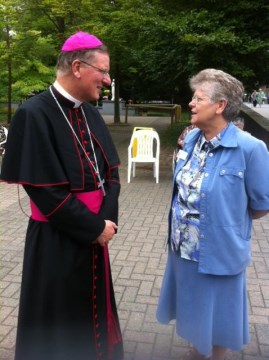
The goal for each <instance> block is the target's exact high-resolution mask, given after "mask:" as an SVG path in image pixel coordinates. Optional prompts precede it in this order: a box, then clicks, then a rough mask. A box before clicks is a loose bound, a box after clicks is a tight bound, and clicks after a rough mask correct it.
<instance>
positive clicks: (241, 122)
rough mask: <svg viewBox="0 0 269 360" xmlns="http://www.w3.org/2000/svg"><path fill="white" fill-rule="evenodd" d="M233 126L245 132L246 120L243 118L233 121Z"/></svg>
mask: <svg viewBox="0 0 269 360" xmlns="http://www.w3.org/2000/svg"><path fill="white" fill-rule="evenodd" d="M233 124H234V125H235V126H237V127H238V128H239V129H240V130H244V127H245V120H244V119H243V118H242V117H237V118H236V119H235V120H233Z"/></svg>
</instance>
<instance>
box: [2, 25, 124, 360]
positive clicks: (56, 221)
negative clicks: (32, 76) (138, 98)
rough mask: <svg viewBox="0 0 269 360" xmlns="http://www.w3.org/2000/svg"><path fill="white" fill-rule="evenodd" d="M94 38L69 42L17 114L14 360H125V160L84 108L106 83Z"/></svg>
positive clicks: (105, 56) (12, 157) (8, 177)
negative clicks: (116, 242)
mask: <svg viewBox="0 0 269 360" xmlns="http://www.w3.org/2000/svg"><path fill="white" fill-rule="evenodd" d="M109 66H110V58H109V53H108V49H107V48H106V46H105V45H104V44H103V43H102V42H101V41H100V40H99V39H98V38H97V37H95V36H94V35H91V34H88V33H85V32H81V31H79V32H77V33H75V34H74V35H72V36H70V37H69V38H68V39H67V40H66V41H65V42H64V44H63V46H62V48H61V52H60V54H59V57H58V61H57V74H56V80H55V82H54V84H53V85H52V86H50V87H49V89H48V90H47V91H44V92H43V93H40V94H38V95H36V96H33V97H32V98H30V99H29V100H28V101H26V102H25V103H23V104H22V105H21V106H20V107H19V108H18V110H17V112H16V114H15V116H14V117H13V120H12V122H11V127H10V131H9V136H8V142H7V147H6V155H5V158H4V162H3V167H2V174H1V180H2V181H5V182H8V183H15V184H21V185H22V186H23V187H24V189H25V191H26V193H27V194H28V196H29V198H30V205H31V213H32V214H31V217H30V219H29V224H28V229H27V234H26V243H25V254H24V263H23V274H22V286H21V297H20V308H19V317H18V330H17V342H16V353H15V359H16V360H74V359H76V360H85V359H91V360H97V359H106V360H112V359H113V360H121V359H122V358H123V346H122V336H121V330H120V326H119V320H118V314H117V309H116V303H115V297H114V290H113V285H112V277H111V270H110V263H109V254H108V244H109V242H110V241H111V240H112V239H113V238H114V235H115V233H116V231H117V217H118V197H119V193H120V182H119V174H118V166H119V158H118V154H117V151H116V149H115V147H114V144H113V142H112V139H111V136H110V134H109V132H108V130H107V127H106V125H105V122H104V120H103V119H102V117H101V115H100V114H99V112H98V110H97V109H95V107H93V106H92V105H90V104H89V103H88V101H97V100H98V99H99V96H100V92H101V90H102V88H103V87H104V86H110V84H111V80H110V76H109Z"/></svg>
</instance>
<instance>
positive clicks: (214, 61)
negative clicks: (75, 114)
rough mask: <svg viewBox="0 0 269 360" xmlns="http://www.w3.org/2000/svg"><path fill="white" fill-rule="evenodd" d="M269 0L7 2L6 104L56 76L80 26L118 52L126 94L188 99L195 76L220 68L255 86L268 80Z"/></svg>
mask: <svg viewBox="0 0 269 360" xmlns="http://www.w3.org/2000/svg"><path fill="white" fill-rule="evenodd" d="M268 24H269V3H268V0H255V2H253V1H252V0H238V1H236V2H235V1H234V0H224V1H222V2H220V1H217V0H192V1H189V0H178V1H174V0H152V1H148V0H91V1H89V0H61V1H59V0H20V1H19V0H5V2H4V1H3V0H1V3H0V25H1V29H2V30H1V33H0V50H1V53H0V66H1V84H0V101H1V102H6V101H7V100H8V99H7V94H8V91H7V89H8V86H9V85H10V83H11V85H12V88H11V89H12V92H11V98H12V100H14V101H18V100H20V99H22V98H24V97H25V96H27V94H29V93H30V92H32V91H39V90H44V89H46V88H47V86H48V85H49V84H50V83H51V82H52V81H53V78H54V67H55V63H56V58H57V54H58V52H59V48H60V46H61V44H62V43H63V41H64V39H65V38H66V37H68V36H69V35H71V34H72V33H74V32H75V31H77V30H83V31H87V32H90V33H93V34H95V35H96V36H98V37H100V38H101V39H102V40H103V41H104V43H106V44H107V45H108V47H109V48H110V51H111V76H112V78H116V83H118V86H119V96H121V97H123V98H125V99H127V98H133V99H134V100H137V101H138V100H139V101H144V100H153V99H154V100H157V99H160V100H170V101H171V100H172V101H175V102H180V103H184V102H186V101H187V99H188V97H189V88H188V79H189V77H190V76H191V75H193V74H194V73H196V72H198V71H199V70H201V69H203V68H208V67H215V68H220V69H222V70H224V71H227V72H229V73H231V74H232V75H234V76H236V77H237V78H239V79H240V80H241V81H243V83H244V85H245V87H246V89H247V90H248V91H250V90H252V88H254V87H257V86H260V85H268V84H269V40H268Z"/></svg>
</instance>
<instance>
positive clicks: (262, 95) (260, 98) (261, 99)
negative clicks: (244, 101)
mask: <svg viewBox="0 0 269 360" xmlns="http://www.w3.org/2000/svg"><path fill="white" fill-rule="evenodd" d="M265 100H266V96H265V93H264V91H262V89H259V91H258V92H257V103H258V104H259V106H260V107H261V106H262V104H263V102H264V101H265Z"/></svg>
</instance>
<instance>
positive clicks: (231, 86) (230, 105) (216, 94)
mask: <svg viewBox="0 0 269 360" xmlns="http://www.w3.org/2000/svg"><path fill="white" fill-rule="evenodd" d="M190 87H191V89H192V91H195V90H197V89H198V88H199V89H202V90H203V91H204V92H205V93H207V95H208V96H209V98H210V100H211V101H212V102H217V101H220V100H226V101H227V105H226V108H225V109H224V112H223V116H224V118H225V119H226V120H227V121H233V120H234V119H235V118H236V117H237V116H238V114H239V112H240V109H241V106H242V104H243V95H244V87H243V84H242V83H241V81H239V80H237V79H236V78H235V77H233V76H232V75H230V74H228V73H225V72H224V71H222V70H216V69H205V70H202V71H200V72H199V73H198V74H197V75H195V76H193V77H192V78H191V79H190Z"/></svg>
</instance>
